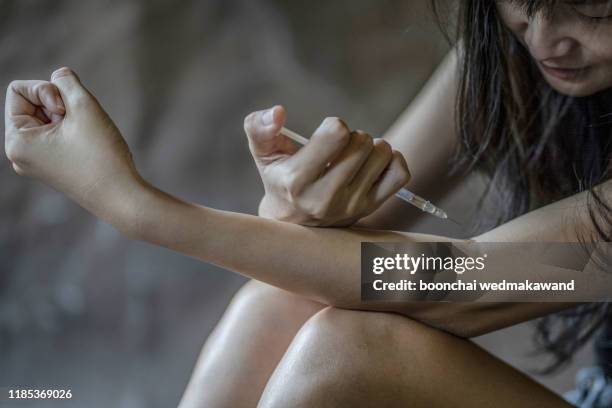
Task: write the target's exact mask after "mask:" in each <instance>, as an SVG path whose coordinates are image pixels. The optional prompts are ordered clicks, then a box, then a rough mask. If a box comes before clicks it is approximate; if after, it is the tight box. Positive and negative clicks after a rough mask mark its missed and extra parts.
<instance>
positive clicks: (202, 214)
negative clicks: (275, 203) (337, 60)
mask: <svg viewBox="0 0 612 408" xmlns="http://www.w3.org/2000/svg"><path fill="white" fill-rule="evenodd" d="M606 187H607V186H605V185H604V186H601V189H602V191H601V192H600V193H601V194H606ZM608 190H609V187H608ZM134 197H135V199H136V200H137V203H134V204H133V205H132V208H134V210H135V213H133V214H132V215H130V216H129V217H128V219H127V220H126V222H125V223H124V222H121V221H119V222H118V223H115V225H116V226H117V227H118V228H119V229H123V230H124V231H125V232H126V233H127V234H128V235H130V236H132V237H133V238H136V239H142V240H145V241H147V242H150V243H153V244H156V245H161V246H164V247H167V248H170V249H173V250H176V251H178V252H181V253H183V254H186V255H189V256H192V257H195V258H198V259H201V260H204V261H206V262H211V263H213V264H216V265H218V266H221V267H223V268H226V269H229V270H232V271H235V272H238V273H240V274H243V275H245V276H249V277H251V278H253V279H257V280H260V281H263V282H266V283H268V284H271V285H274V286H277V287H280V288H283V289H286V290H289V291H291V292H294V293H297V294H300V295H303V296H305V297H308V298H311V299H314V300H317V301H320V302H323V303H326V304H330V305H334V306H337V307H344V308H352V309H363V310H382V311H392V312H397V313H401V314H403V315H406V316H409V317H411V318H414V319H417V320H420V321H423V322H424V323H427V324H429V325H432V326H435V327H438V328H441V329H444V330H446V331H450V332H452V333H454V334H457V335H460V336H464V337H472V336H477V335H480V334H484V333H486V332H489V331H492V330H496V329H499V328H502V327H506V326H510V325H512V324H516V323H518V322H521V321H525V320H529V319H532V318H535V317H538V316H542V315H545V314H548V313H551V312H555V311H558V310H562V309H565V308H568V307H571V306H574V305H575V303H560V302H545V303H535V302H533V303H528V302H526V303H485V302H472V303H465V304H461V303H454V304H453V303H437V302H404V303H401V302H384V303H382V302H381V303H372V302H362V301H361V292H360V290H361V286H360V255H361V243H362V242H383V241H386V242H437V241H440V242H449V241H456V242H460V241H461V240H455V239H451V238H448V237H441V236H433V235H424V234H413V233H406V232H398V231H380V230H370V229H367V230H366V229H358V228H316V227H315V228H313V227H305V226H301V225H296V224H290V223H285V222H280V221H275V220H270V219H266V218H260V217H255V216H251V215H246V214H239V213H232V212H227V211H220V210H215V209H210V208H207V207H203V206H200V205H197V204H193V203H188V202H185V201H182V200H179V199H177V198H175V197H172V196H170V195H168V194H166V193H164V192H162V191H159V190H157V189H156V188H154V187H152V186H150V185H148V184H147V183H144V184H143V185H142V189H141V193H140V194H139V195H134ZM586 200H587V197H586V193H580V194H578V195H575V196H572V197H569V198H566V199H564V200H561V201H558V202H556V203H553V204H551V205H548V206H546V207H543V208H540V209H538V210H535V211H533V212H530V213H528V214H525V215H523V216H521V217H518V218H516V219H514V220H512V221H510V222H508V223H506V224H504V225H502V226H500V227H498V228H496V229H494V230H492V231H489V232H487V233H485V234H483V235H480V236H477V237H475V238H474V239H472V240H469V241H477V242H576V241H578V236H577V232H578V233H580V229H577V226H581V228H582V230H583V232H588V231H587V226H588V225H590V221H589V218H588V211H587V210H586ZM138 203H142V204H138ZM130 220H132V221H130ZM133 220H138V222H137V223H134V222H133ZM126 225H130V226H131V227H129V228H128V229H127V230H126V229H125V226H126ZM559 266H563V265H559ZM527 300H528V299H527Z"/></svg>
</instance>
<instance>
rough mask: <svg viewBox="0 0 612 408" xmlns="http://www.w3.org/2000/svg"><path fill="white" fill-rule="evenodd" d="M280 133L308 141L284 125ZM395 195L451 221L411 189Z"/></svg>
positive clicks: (295, 139) (297, 140) (429, 212)
mask: <svg viewBox="0 0 612 408" xmlns="http://www.w3.org/2000/svg"><path fill="white" fill-rule="evenodd" d="M280 133H281V134H283V135H285V136H287V137H288V138H289V139H291V140H293V141H295V142H297V143H299V144H301V145H305V144H306V143H308V139H306V138H305V137H304V136H301V135H299V134H297V133H295V132H294V131H292V130H289V129H287V128H286V127H282V128H281V130H280ZM395 196H396V197H398V198H401V199H402V200H404V201H406V202H407V203H409V204H412V205H414V206H415V207H416V208H418V209H419V210H421V211H423V212H426V213H428V214H431V215H433V216H435V217H438V218H442V219H444V220H451V221H453V220H452V219H451V218H448V215H447V214H446V212H445V211H444V210H442V209H441V208H438V207H436V206H435V205H433V204H432V203H430V202H429V201H427V200H426V199H424V198H423V197H419V196H418V195H416V194H414V193H413V192H412V191H409V190H407V189H405V188H402V189H401V190H399V191H398V192H397V193H395Z"/></svg>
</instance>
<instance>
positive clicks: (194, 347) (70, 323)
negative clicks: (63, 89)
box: [0, 0, 590, 408]
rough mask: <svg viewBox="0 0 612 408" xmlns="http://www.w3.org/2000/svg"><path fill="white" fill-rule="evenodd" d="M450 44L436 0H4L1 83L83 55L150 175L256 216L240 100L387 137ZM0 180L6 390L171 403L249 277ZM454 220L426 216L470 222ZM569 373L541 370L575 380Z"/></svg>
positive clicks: (101, 402) (533, 362)
mask: <svg viewBox="0 0 612 408" xmlns="http://www.w3.org/2000/svg"><path fill="white" fill-rule="evenodd" d="M447 50H448V46H447V44H446V43H445V42H444V40H443V38H442V36H441V34H440V33H439V31H438V29H437V27H436V26H435V24H434V22H433V19H432V16H431V13H430V11H429V8H428V1H426V0H416V1H405V0H403V1H400V0H376V1H374V0H350V1H349V0H337V1H333V2H330V1H322V0H311V1H308V2H287V1H281V0H232V1H227V0H202V1H195V0H192V1H187V0H186V1H169V0H168V1H162V0H146V1H145V0H141V1H135V0H133V1H125V0H122V1H119V0H107V1H104V2H100V1H85V0H74V1H68V0H55V1H52V2H51V1H35V0H15V1H8V0H0V82H1V83H2V84H3V85H2V86H3V87H5V86H6V85H8V83H9V82H10V80H12V79H46V78H48V77H49V75H50V73H51V72H52V71H53V70H54V69H55V68H58V67H60V66H63V65H68V66H70V67H72V68H73V69H75V70H76V71H77V72H78V73H79V74H80V77H81V79H82V81H83V82H84V84H85V85H86V86H88V87H89V88H90V89H91V90H92V92H93V93H94V94H95V95H96V96H97V97H98V99H99V100H100V102H101V103H102V105H103V106H104V107H105V108H106V110H107V111H108V112H109V114H110V115H111V117H112V118H114V120H115V122H116V123H117V125H118V127H119V128H120V129H121V130H122V132H123V134H124V136H125V138H126V139H127V140H128V143H129V144H130V146H131V148H132V151H133V153H134V156H135V159H136V162H137V165H138V168H139V169H140V170H141V173H142V174H143V175H144V177H145V178H146V179H148V180H149V181H150V182H152V183H153V184H155V185H157V186H159V187H160V188H161V189H163V190H166V191H168V192H170V193H172V194H174V195H177V196H180V197H182V198H184V199H188V200H192V201H197V202H199V203H201V204H204V205H207V206H212V207H215V208H220V209H224V210H231V211H239V212H246V213H250V214H256V213H257V205H258V203H259V200H260V198H261V196H262V194H263V189H262V186H261V183H260V180H259V177H258V174H257V171H256V168H255V166H254V164H253V163H252V160H251V157H250V154H249V151H248V146H247V143H246V139H245V136H244V133H243V130H242V122H243V118H244V116H245V115H246V114H248V113H249V112H251V111H253V110H259V109H263V108H266V107H269V106H272V105H274V104H279V103H280V104H283V105H284V106H285V107H286V108H287V110H288V115H289V120H288V126H290V127H291V128H292V129H294V130H296V131H298V132H300V133H303V134H310V132H312V131H313V130H314V129H315V128H316V127H317V125H318V124H319V122H320V121H321V120H322V119H323V118H324V117H325V116H339V117H342V118H344V119H345V120H346V121H347V122H348V123H349V125H350V126H351V127H353V128H361V129H364V130H366V131H368V132H370V133H371V134H372V135H374V136H380V135H382V134H383V133H384V131H385V129H386V128H387V127H388V126H389V125H390V124H391V123H392V122H393V121H394V119H395V118H396V117H397V116H398V115H399V114H400V113H401V112H402V111H403V110H404V108H405V107H406V106H407V105H408V104H409V103H410V101H411V100H412V98H413V97H414V96H415V94H416V92H417V91H418V90H419V88H420V87H421V86H422V84H423V83H424V81H425V80H426V79H427V78H428V76H429V75H430V73H431V72H432V70H433V69H434V68H435V67H436V65H437V64H438V62H439V61H440V60H441V58H442V57H443V56H444V54H445V53H446V52H447ZM3 101H4V98H2V102H0V103H2V104H3ZM3 108H4V106H2V109H3ZM0 183H1V186H2V188H0V387H18V388H36V387H41V388H70V389H72V391H73V395H74V397H73V400H72V401H70V402H57V403H49V402H45V403H41V402H40V401H38V402H36V401H34V402H30V403H29V402H27V401H21V402H20V403H19V404H18V406H19V407H29V406H79V407H85V406H86V407H89V408H97V407H126V408H138V407H169V406H176V404H177V403H178V401H179V399H180V396H181V394H182V392H183V390H184V388H185V385H186V383H187V381H188V378H189V376H190V374H191V370H192V368H193V365H194V364H195V361H196V357H197V355H198V353H199V350H200V347H201V346H202V344H203V342H204V340H205V339H206V337H207V335H208V334H209V333H210V331H211V330H212V328H213V327H214V325H215V323H216V322H217V320H218V319H219V318H220V316H221V314H222V313H223V310H224V309H225V307H226V306H227V304H228V302H229V301H230V299H231V297H232V295H233V294H234V293H235V292H236V290H237V289H238V288H239V287H240V286H241V285H242V284H243V283H244V282H245V281H246V279H245V278H244V277H241V276H239V275H236V274H233V273H230V272H227V271H225V270H222V269H220V268H216V267H214V266H211V265H208V264H205V263H202V262H198V261H196V260H193V259H189V258H186V257H183V256H180V255H178V254H175V253H172V252H170V251H168V250H165V249H161V248H156V247H153V246H150V245H147V244H143V243H140V242H134V241H130V240H128V239H127V238H125V237H122V236H121V235H119V234H118V233H117V232H116V231H115V230H114V229H113V228H112V227H110V226H109V225H108V224H106V223H104V222H101V221H98V220H96V219H95V218H93V217H92V216H90V215H89V214H88V213H86V212H85V211H84V210H82V209H80V208H79V207H77V206H76V205H74V204H72V203H71V202H70V201H68V200H67V199H65V198H64V197H63V196H62V195H60V194H58V193H56V192H54V191H53V190H51V189H49V188H47V187H45V186H43V185H41V184H39V183H37V182H34V181H31V180H27V179H23V178H19V177H18V176H16V175H15V174H14V173H13V171H12V169H11V168H10V166H9V163H8V161H7V160H6V158H5V157H4V155H2V157H1V159H0ZM480 188H481V185H479V182H478V181H477V180H473V181H471V182H470V184H469V185H468V187H467V188H462V189H461V190H460V191H456V192H454V193H453V194H451V195H450V196H449V197H447V198H446V199H445V201H444V202H443V203H442V205H443V206H445V208H446V207H448V209H449V212H451V213H453V214H457V215H458V218H460V219H462V220H464V221H466V220H469V219H470V218H471V217H472V216H473V209H472V207H471V206H470V203H472V202H474V201H475V198H476V197H477V195H478V191H479V189H480ZM406 211H412V209H411V208H410V209H408V208H407V210H406ZM448 228H449V227H448V226H446V225H444V224H442V223H439V222H437V221H435V220H425V222H422V223H419V224H418V225H417V226H415V228H414V230H415V231H426V232H433V233H445V234H449V235H453V236H460V235H461V234H462V233H463V232H462V231H459V230H452V229H448ZM530 336H531V328H530V326H529V325H528V324H523V325H519V326H516V327H514V328H510V329H506V330H502V331H499V332H497V333H493V334H490V335H487V336H483V337H482V338H479V339H477V342H478V343H479V344H481V345H483V347H485V348H487V349H488V350H491V352H493V353H495V354H497V355H498V356H500V358H502V359H504V360H506V361H508V362H510V363H511V364H513V365H515V366H516V367H518V368H519V369H521V370H526V371H527V372H528V373H529V372H530V371H529V370H530V369H533V368H538V367H541V366H542V364H544V362H545V359H544V358H540V357H538V358H536V357H534V356H532V355H531V354H530V352H532V351H533V347H532V345H531V342H530ZM578 361H579V362H580V363H581V364H584V363H586V362H588V361H590V353H589V350H588V349H587V350H585V351H583V352H582V353H581V354H580V355H579V356H578ZM574 371H575V365H574V366H572V367H570V368H568V369H566V370H565V371H563V372H561V373H559V374H556V375H553V376H549V377H536V379H537V380H538V381H541V382H542V383H544V384H545V385H547V386H549V387H551V388H553V389H554V390H556V391H563V390H567V389H568V388H570V387H571V385H572V383H573V374H574ZM530 375H531V374H530ZM5 389H6V388H5ZM1 404H2V403H0V405H1ZM5 404H8V403H5ZM6 406H9V405H6Z"/></svg>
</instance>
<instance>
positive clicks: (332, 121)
mask: <svg viewBox="0 0 612 408" xmlns="http://www.w3.org/2000/svg"><path fill="white" fill-rule="evenodd" d="M350 133H351V132H350V130H349V128H348V127H347V126H346V124H345V123H344V122H343V121H342V120H340V119H338V118H326V119H325V120H324V121H323V123H321V125H320V126H319V127H318V128H317V130H316V131H315V132H314V133H313V135H312V137H311V138H310V141H309V142H308V144H307V145H306V146H304V147H303V148H302V149H300V150H299V151H297V152H296V153H295V154H294V155H293V156H292V157H291V158H289V159H287V162H286V164H287V166H289V167H290V168H293V169H294V170H295V173H299V174H300V181H299V182H300V183H301V184H302V185H307V184H309V183H312V182H313V181H314V180H316V179H318V178H319V176H321V175H322V174H323V172H325V170H326V168H327V164H328V163H330V162H331V161H332V160H334V159H335V158H336V157H337V156H338V155H339V154H340V153H342V151H343V150H344V148H345V147H346V146H347V145H348V143H349V141H350Z"/></svg>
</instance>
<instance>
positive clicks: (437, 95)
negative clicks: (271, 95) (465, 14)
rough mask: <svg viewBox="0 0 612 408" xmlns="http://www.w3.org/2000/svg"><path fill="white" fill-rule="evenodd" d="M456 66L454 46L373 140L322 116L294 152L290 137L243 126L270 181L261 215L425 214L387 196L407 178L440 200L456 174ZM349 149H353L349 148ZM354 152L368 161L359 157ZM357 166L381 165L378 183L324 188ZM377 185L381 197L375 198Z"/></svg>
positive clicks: (350, 219)
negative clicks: (359, 142)
mask: <svg viewBox="0 0 612 408" xmlns="http://www.w3.org/2000/svg"><path fill="white" fill-rule="evenodd" d="M457 69H458V67H457V57H456V52H455V50H454V49H453V50H452V51H451V52H449V53H448V55H447V56H446V58H445V59H444V60H443V62H442V63H441V64H440V66H439V67H438V69H437V70H436V71H435V72H434V74H433V75H432V76H431V78H430V79H429V81H428V82H427V84H426V85H425V86H424V87H423V89H422V90H421V92H420V93H419V94H418V96H417V97H416V98H415V99H414V101H413V102H412V103H411V104H410V106H409V107H408V108H407V109H406V110H405V111H404V113H403V114H402V115H401V116H400V117H399V119H398V120H397V121H396V122H395V123H394V125H393V126H392V127H391V128H390V129H389V130H388V131H387V133H386V134H385V135H384V136H383V138H381V139H378V140H374V143H373V144H374V146H373V147H372V141H371V138H370V137H369V136H368V135H365V134H362V133H361V132H353V133H350V130H349V129H348V128H347V127H346V125H345V124H344V123H343V122H342V121H338V120H326V121H324V122H323V125H322V126H321V127H320V128H319V129H318V130H317V131H316V132H315V133H314V135H313V137H311V139H310V142H309V143H308V145H307V147H306V148H303V149H302V150H300V151H299V152H297V154H296V150H297V149H296V148H295V146H294V145H293V143H292V142H291V141H289V140H287V139H286V138H285V137H284V136H282V135H279V134H254V133H253V132H249V129H248V128H246V130H247V136H248V138H249V147H250V149H251V153H252V155H253V158H254V159H255V163H256V164H257V168H258V170H259V173H260V176H261V178H262V181H263V184H264V188H265V194H264V197H263V198H262V200H261V203H260V205H259V215H260V216H264V217H267V218H273V219H277V220H281V221H288V222H292V223H296V224H302V225H309V226H348V225H351V224H354V225H356V226H358V227H361V228H382V229H403V228H406V227H408V226H409V225H410V224H411V223H412V222H413V221H414V220H415V219H416V218H417V217H418V216H420V215H421V214H422V213H421V212H420V211H418V210H416V209H414V208H413V207H411V206H409V205H408V204H406V203H404V202H403V201H401V200H399V199H394V198H392V199H389V198H390V196H391V195H393V194H394V193H395V192H397V190H399V188H400V187H402V186H404V185H406V183H408V181H409V183H408V184H407V185H406V187H408V188H409V189H411V190H412V191H414V192H416V193H417V194H419V195H422V196H425V197H427V198H428V199H430V200H437V199H438V198H440V197H441V196H442V195H443V194H444V193H446V192H447V191H448V190H449V189H450V188H452V187H453V186H454V185H455V184H456V183H457V182H458V181H459V179H458V177H449V175H448V172H449V168H450V167H449V164H450V159H451V156H452V154H453V150H454V148H455V145H456V140H457V135H456V131H455V112H454V110H455V109H454V108H455V98H456V88H457ZM271 116H274V117H271V119H272V120H273V121H280V122H281V124H282V123H283V122H284V112H279V111H278V110H277V111H276V112H275V115H271ZM279 116H280V117H279ZM334 127H335V129H334ZM276 128H278V127H276ZM349 133H350V134H349ZM343 135H344V136H343ZM359 137H361V138H365V139H370V141H368V140H364V142H363V143H362V146H361V147H359V148H357V149H356V148H355V147H354V144H355V143H354V142H355V140H354V139H356V138H359ZM385 142H386V143H385ZM351 150H353V154H349V153H347V152H348V151H351ZM391 151H392V154H391V153H390V152H391ZM357 154H360V155H361V157H362V158H363V161H361V162H359V160H355V158H356V157H357ZM385 156H386V157H385ZM368 157H369V158H368ZM366 158H367V160H366ZM351 160H353V161H355V162H354V163H350V161H351ZM385 160H386V161H385ZM330 161H331V163H332V166H331V168H337V167H340V166H345V167H346V168H347V171H345V172H344V173H343V174H342V172H339V171H333V170H332V171H330V168H328V167H326V164H327V163H328V162H330ZM406 162H407V167H408V168H409V169H410V171H409V172H407V171H406V169H405V167H406ZM360 166H361V168H359V167H360ZM351 167H352V169H351ZM368 167H370V169H368ZM385 167H386V168H385ZM357 170H359V172H358V173H357V174H361V173H368V172H369V171H370V170H372V171H373V172H376V171H382V175H380V176H378V174H377V175H376V176H375V177H379V179H378V180H379V182H378V183H373V185H372V186H371V187H369V189H370V192H369V193H370V194H368V192H367V191H363V189H361V190H359V189H353V190H351V189H339V188H335V189H330V188H325V186H329V185H338V184H340V183H341V182H342V181H343V180H334V177H335V178H337V179H340V178H345V179H348V178H349V177H351V174H353V173H355V172H357ZM312 174H316V176H314V177H313V176H312ZM340 174H341V175H340ZM351 183H352V184H354V182H351ZM381 185H382V186H383V187H380V186H381ZM385 186H386V187H385ZM376 188H378V190H379V191H378V196H379V198H378V199H373V200H370V198H369V196H374V195H375V194H373V193H372V191H374V190H375V189H376ZM366 190H367V188H366ZM351 201H353V202H355V203H358V205H352V204H351ZM408 208H409V209H410V210H407V209H408ZM400 215H401V216H400ZM355 222H356V224H355Z"/></svg>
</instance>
